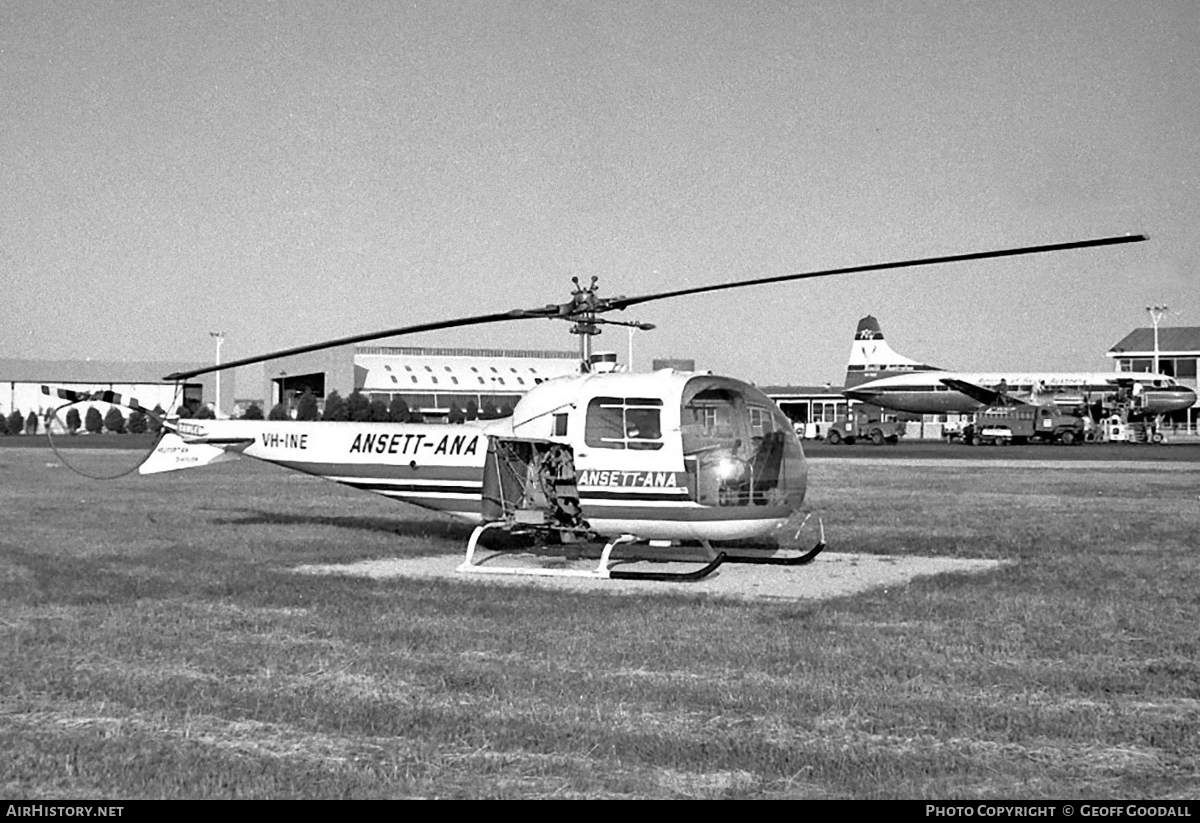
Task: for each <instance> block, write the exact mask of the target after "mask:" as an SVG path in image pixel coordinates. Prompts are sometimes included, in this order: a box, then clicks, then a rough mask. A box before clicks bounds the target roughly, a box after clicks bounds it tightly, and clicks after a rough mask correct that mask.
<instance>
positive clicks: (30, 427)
mask: <svg viewBox="0 0 1200 823" xmlns="http://www.w3.org/2000/svg"><path fill="white" fill-rule="evenodd" d="M39 422H40V421H39V420H38V415H37V412H35V411H31V412H30V413H29V416H28V417H26V418H25V433H26V434H37V433H38V423H39Z"/></svg>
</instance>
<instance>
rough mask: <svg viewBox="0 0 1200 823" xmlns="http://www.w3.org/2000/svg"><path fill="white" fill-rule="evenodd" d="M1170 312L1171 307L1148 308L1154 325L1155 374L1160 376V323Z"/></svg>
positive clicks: (1147, 310)
mask: <svg viewBox="0 0 1200 823" xmlns="http://www.w3.org/2000/svg"><path fill="white" fill-rule="evenodd" d="M1169 310H1170V307H1169V306H1165V305H1164V306H1147V307H1146V312H1147V313H1148V314H1149V315H1150V322H1151V323H1153V324H1154V373H1155V374H1158V322H1159V321H1160V320H1162V319H1163V315H1164V314H1166V313H1167V312H1168V311H1169Z"/></svg>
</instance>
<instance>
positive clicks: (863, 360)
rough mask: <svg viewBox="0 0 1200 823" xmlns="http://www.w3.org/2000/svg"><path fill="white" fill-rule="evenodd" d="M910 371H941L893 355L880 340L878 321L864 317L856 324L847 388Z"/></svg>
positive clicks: (881, 333)
mask: <svg viewBox="0 0 1200 823" xmlns="http://www.w3.org/2000/svg"><path fill="white" fill-rule="evenodd" d="M909 371H942V370H941V369H939V368H937V367H936V366H929V365H926V364H925V363H918V362H917V361H916V360H912V359H910V358H907V357H905V356H904V355H901V354H896V352H894V351H892V347H891V346H889V345H888V344H887V341H886V340H884V339H883V331H882V330H881V329H880V328H879V321H878V320H876V319H875V318H874V317H872V316H871V315H869V314H868V315H867V316H866V317H864V318H863V319H862V320H859V321H858V329H857V330H855V332H854V344H853V345H852V346H851V347H850V362H849V363H847V364H846V388H848V389H849V388H853V387H855V386H857V385H859V384H861V383H866V382H868V381H870V380H878V379H879V378H881V377H886V376H888V375H889V374H894V373H896V372H909Z"/></svg>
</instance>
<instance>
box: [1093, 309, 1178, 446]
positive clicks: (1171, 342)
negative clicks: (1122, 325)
mask: <svg viewBox="0 0 1200 823" xmlns="http://www.w3.org/2000/svg"><path fill="white" fill-rule="evenodd" d="M1107 355H1108V356H1109V357H1111V358H1112V360H1113V366H1114V367H1115V370H1116V371H1117V372H1126V373H1129V372H1155V373H1158V374H1163V375H1166V376H1167V377H1174V378H1175V380H1176V382H1178V383H1180V384H1182V385H1184V386H1187V387H1188V388H1189V389H1192V390H1193V391H1197V393H1200V386H1197V381H1196V371H1197V369H1196V364H1197V361H1200V326H1175V327H1166V328H1160V329H1157V330H1155V329H1152V328H1147V329H1134V330H1133V331H1131V332H1130V333H1129V334H1127V335H1125V336H1124V337H1123V338H1121V340H1120V342H1118V343H1117V344H1116V345H1114V346H1113V347H1112V348H1111V349H1109V350H1108V352H1107ZM1197 404H1200V400H1197ZM1174 416H1175V417H1177V418H1182V419H1177V420H1173V421H1172V422H1174V423H1177V424H1182V423H1186V425H1187V428H1188V430H1189V431H1193V430H1195V428H1196V423H1197V421H1200V408H1198V407H1197V406H1193V407H1192V408H1190V409H1187V410H1186V411H1184V412H1177V413H1176V414H1175V415H1174Z"/></svg>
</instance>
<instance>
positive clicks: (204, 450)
mask: <svg viewBox="0 0 1200 823" xmlns="http://www.w3.org/2000/svg"><path fill="white" fill-rule="evenodd" d="M237 458H238V455H237V453H236V452H227V451H225V450H224V449H220V448H217V447H216V446H210V445H208V444H206V443H188V442H187V441H185V440H184V439H183V438H182V437H180V436H179V435H177V434H176V433H175V432H172V431H169V432H166V433H165V434H163V436H162V439H160V440H159V441H158V446H157V448H155V449H154V451H153V452H151V453H150V456H149V457H147V458H146V460H145V461H144V462H143V463H142V465H141V466H140V467H139V468H138V472H139V473H140V474H158V473H160V472H170V471H178V470H179V469H194V468H196V467H198V466H211V465H212V464H214V463H224V462H226V461H227V460H237Z"/></svg>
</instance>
